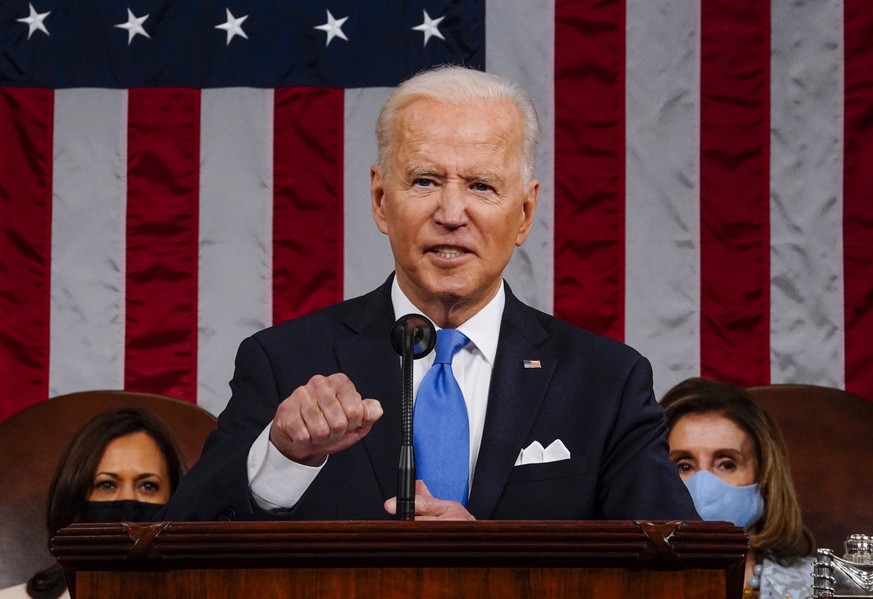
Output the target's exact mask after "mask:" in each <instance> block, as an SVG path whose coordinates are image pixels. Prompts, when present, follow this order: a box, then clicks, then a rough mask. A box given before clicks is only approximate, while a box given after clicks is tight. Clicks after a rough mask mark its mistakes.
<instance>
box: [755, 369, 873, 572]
mask: <svg viewBox="0 0 873 599" xmlns="http://www.w3.org/2000/svg"><path fill="white" fill-rule="evenodd" d="M749 391H750V392H751V393H752V395H754V396H755V398H756V399H757V400H758V401H759V402H760V403H761V404H762V405H763V406H764V407H765V408H766V409H767V411H768V412H769V413H770V414H771V415H772V416H773V418H774V419H775V420H776V422H777V423H778V424H779V427H780V428H781V429H782V434H783V435H784V437H785V443H786V445H787V446H788V451H789V459H790V462H791V473H792V475H793V477H794V484H795V487H796V488H797V494H798V496H799V501H800V506H801V509H802V510H803V519H804V522H805V523H806V525H807V526H808V527H809V529H810V530H811V531H812V532H813V534H814V535H815V539H816V543H817V545H818V547H826V548H828V549H833V550H834V551H835V552H836V553H837V555H842V554H843V541H845V540H846V537H847V536H848V535H849V534H852V533H865V534H873V402H870V401H867V400H865V399H863V398H861V397H859V396H857V395H854V394H852V393H848V392H846V391H842V390H840V389H834V388H831V387H818V386H815V385H766V386H761V387H751V388H749Z"/></svg>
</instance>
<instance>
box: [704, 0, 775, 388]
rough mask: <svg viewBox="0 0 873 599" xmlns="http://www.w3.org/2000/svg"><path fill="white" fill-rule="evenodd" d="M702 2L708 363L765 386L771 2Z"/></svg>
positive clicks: (713, 370)
mask: <svg viewBox="0 0 873 599" xmlns="http://www.w3.org/2000/svg"><path fill="white" fill-rule="evenodd" d="M701 10H702V15H701V17H702V26H701V29H702V34H701V106H700V111H701V115H700V122H701V125H700V151H701V159H700V196H701V197H700V218H701V223H700V250H701V255H700V262H701V264H700V279H701V324H700V327H701V328H700V344H701V347H700V358H701V372H702V374H703V375H704V376H709V377H713V378H717V379H722V380H728V381H734V382H737V383H740V384H758V385H760V384H766V383H769V381H770V355H769V347H770V341H769V328H770V326H769V311H770V292H769V285H770V280H769V270H770V250H769V247H770V246H769V233H770V231H769V228H770V227H769V223H770V217H769V214H770V209H769V206H770V200H769V198H770V188H769V159H770V144H769V138H770V128H769V123H770V94H769V89H770V14H769V11H770V9H769V3H767V2H759V1H758V0H732V1H731V2H703V3H702V5H701Z"/></svg>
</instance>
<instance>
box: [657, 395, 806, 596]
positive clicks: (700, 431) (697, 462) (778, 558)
mask: <svg viewBox="0 0 873 599" xmlns="http://www.w3.org/2000/svg"><path fill="white" fill-rule="evenodd" d="M661 407H662V408H663V409H664V411H665V413H666V417H667V427H668V429H669V431H670V432H669V436H668V443H669V445H670V458H671V459H672V460H673V462H674V463H675V464H676V465H677V467H678V468H679V474H680V476H681V477H682V480H683V481H685V484H686V486H687V487H688V490H689V491H690V493H691V497H692V498H693V499H694V505H695V507H696V508H697V511H698V513H699V514H700V516H701V518H703V519H704V520H723V521H728V522H733V523H734V524H736V525H737V526H741V527H743V528H744V529H746V531H747V533H748V534H749V545H750V551H749V555H748V558H747V559H746V576H745V581H746V585H745V589H744V595H743V596H744V597H745V598H754V597H760V598H761V599H763V598H771V597H772V598H779V599H785V598H786V597H789V598H792V599H798V598H807V597H812V563H813V558H811V557H809V556H810V554H811V553H812V552H813V550H814V545H815V544H814V542H813V539H812V536H811V534H810V533H809V531H808V530H807V529H806V527H805V526H804V525H803V518H802V515H801V511H800V505H799V504H798V502H797V494H796V492H795V490H794V483H793V481H792V478H791V470H790V467H789V462H788V455H787V450H786V448H785V442H784V440H783V438H782V433H781V431H780V430H779V427H778V426H777V425H776V423H775V422H774V421H773V419H772V418H771V417H770V415H769V414H768V413H767V412H766V411H765V410H764V408H763V407H762V406H761V405H760V404H758V403H757V402H756V401H755V399H754V398H753V397H752V396H751V394H749V393H748V392H747V391H746V390H745V389H743V388H742V387H739V386H737V385H734V384H731V383H725V382H719V381H713V380H709V379H705V378H691V379H687V380H685V381H683V382H681V383H679V384H678V385H676V386H675V387H673V388H672V389H671V390H670V391H668V392H667V394H666V395H665V396H664V397H663V398H662V400H661Z"/></svg>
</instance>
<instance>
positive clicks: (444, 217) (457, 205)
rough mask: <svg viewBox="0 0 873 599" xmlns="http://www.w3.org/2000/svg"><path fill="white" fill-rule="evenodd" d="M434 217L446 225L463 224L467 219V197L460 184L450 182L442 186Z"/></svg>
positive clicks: (455, 225)
mask: <svg viewBox="0 0 873 599" xmlns="http://www.w3.org/2000/svg"><path fill="white" fill-rule="evenodd" d="M434 217H435V218H436V220H437V222H439V223H440V224H441V225H444V226H446V227H458V226H461V225H462V224H464V222H465V221H466V219H467V197H466V189H465V188H464V186H463V185H462V184H458V183H455V182H450V183H447V184H446V185H444V186H443V188H442V189H441V190H440V196H439V204H438V205H437V209H436V213H435V214H434Z"/></svg>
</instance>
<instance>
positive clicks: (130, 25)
mask: <svg viewBox="0 0 873 599" xmlns="http://www.w3.org/2000/svg"><path fill="white" fill-rule="evenodd" d="M148 18H149V16H148V15H145V16H144V17H137V16H134V14H133V12H131V10H130V9H129V8H128V9H127V23H119V24H118V25H116V27H118V28H119V29H127V45H128V46H129V45H130V42H132V41H133V38H135V37H136V36H137V35H143V36H145V37H147V38H151V36H150V35H149V34H148V33H146V30H145V29H143V26H142V24H143V23H144V22H145V20H146V19H148Z"/></svg>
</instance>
